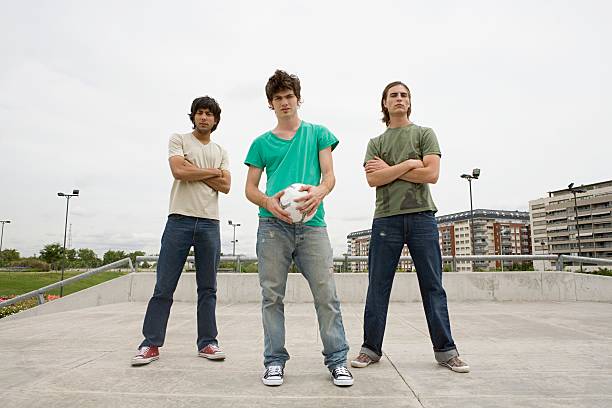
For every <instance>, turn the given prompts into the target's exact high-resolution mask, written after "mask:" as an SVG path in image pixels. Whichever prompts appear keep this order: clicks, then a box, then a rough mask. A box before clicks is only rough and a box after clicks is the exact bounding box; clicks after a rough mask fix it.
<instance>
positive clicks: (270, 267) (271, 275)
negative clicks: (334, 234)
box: [257, 217, 349, 370]
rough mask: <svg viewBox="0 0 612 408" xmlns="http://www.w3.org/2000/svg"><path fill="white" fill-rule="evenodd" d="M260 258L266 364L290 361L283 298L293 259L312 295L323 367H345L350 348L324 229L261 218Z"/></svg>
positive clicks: (258, 245)
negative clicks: (321, 349)
mask: <svg viewBox="0 0 612 408" xmlns="http://www.w3.org/2000/svg"><path fill="white" fill-rule="evenodd" d="M257 259H258V261H259V264H258V269H259V283H260V285H261V294H262V302H261V313H262V321H263V329H264V365H265V366H266V367H268V366H270V365H280V366H283V367H284V366H285V362H286V361H287V360H289V353H288V352H287V349H286V348H285V313H284V304H283V299H284V297H285V289H286V285H287V274H288V273H289V267H290V266H291V261H294V262H295V265H296V266H297V268H298V270H299V271H300V272H301V273H302V275H304V277H305V278H306V280H307V281H308V284H309V286H310V290H311V292H312V296H313V298H314V306H315V310H316V313H317V318H318V321H319V332H320V335H321V341H322V342H323V356H324V357H325V358H324V363H325V365H326V366H327V367H328V368H329V369H330V370H332V369H334V368H336V367H338V366H344V365H346V355H347V353H348V349H349V347H348V344H347V341H346V336H345V334H344V325H343V323H342V314H341V311H340V302H339V300H338V296H337V295H336V285H335V283H334V275H333V259H332V249H331V245H330V243H329V237H328V236H327V230H326V228H325V227H310V226H306V225H304V224H301V223H298V224H287V223H285V222H283V221H281V220H279V219H277V218H264V217H261V218H260V219H259V229H258V231H257Z"/></svg>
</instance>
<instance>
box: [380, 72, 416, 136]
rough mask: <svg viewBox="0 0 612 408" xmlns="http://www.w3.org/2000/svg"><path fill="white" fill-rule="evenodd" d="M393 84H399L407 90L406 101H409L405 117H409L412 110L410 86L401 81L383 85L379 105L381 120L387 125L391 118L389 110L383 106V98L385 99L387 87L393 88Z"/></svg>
mask: <svg viewBox="0 0 612 408" xmlns="http://www.w3.org/2000/svg"><path fill="white" fill-rule="evenodd" d="M395 85H401V86H403V87H404V88H406V90H407V91H408V101H410V106H408V112H407V117H408V119H410V112H411V111H412V96H411V95H410V88H408V85H406V84H405V83H403V82H402V81H393V82H391V83H390V84H389V85H387V86H385V90H384V91H383V93H382V99H381V100H380V107H381V108H382V114H383V117H382V121H383V122H385V125H387V126H389V122H391V118H390V117H389V110H388V109H387V108H385V99H387V93H388V92H389V89H391V88H393V87H394V86H395Z"/></svg>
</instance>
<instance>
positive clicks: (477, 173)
mask: <svg viewBox="0 0 612 408" xmlns="http://www.w3.org/2000/svg"><path fill="white" fill-rule="evenodd" d="M479 177H480V169H474V170H472V174H462V175H461V178H463V179H466V180H467V181H468V183H469V184H470V238H471V244H472V245H471V246H472V255H475V253H474V207H473V205H472V180H478V178H479ZM502 262H503V261H502ZM473 270H474V261H472V271H473Z"/></svg>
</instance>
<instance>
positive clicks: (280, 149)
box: [244, 121, 338, 227]
mask: <svg viewBox="0 0 612 408" xmlns="http://www.w3.org/2000/svg"><path fill="white" fill-rule="evenodd" d="M337 145H338V139H336V136H334V135H333V133H331V132H330V131H329V130H328V129H327V128H325V127H324V126H321V125H314V124H312V123H307V122H304V121H302V123H301V124H300V127H299V128H298V130H297V132H295V135H294V136H293V138H292V139H291V140H284V139H281V138H280V137H278V136H276V135H275V134H273V133H272V132H270V131H268V132H266V133H264V134H263V135H261V136H259V137H258V138H257V139H255V140H254V141H253V143H252V144H251V147H250V149H249V152H248V153H247V157H246V159H245V160H244V164H246V165H248V166H255V167H258V168H260V169H264V168H265V170H266V177H267V178H266V195H268V196H273V195H274V194H276V193H278V192H279V191H281V190H284V189H285V188H286V187H288V186H290V185H291V184H293V183H303V184H310V185H313V186H318V185H319V184H320V183H321V166H320V164H319V151H320V150H323V149H325V148H327V147H330V146H331V148H332V150H333V149H335V148H336V146H337ZM259 216H260V217H268V218H270V217H274V215H272V213H271V212H269V211H268V210H266V209H265V208H262V207H260V208H259ZM324 217H325V210H324V209H323V202H321V204H320V205H319V208H318V209H317V212H316V214H315V216H314V218H313V219H312V220H310V221H308V222H307V223H306V224H305V225H308V226H311V227H325V226H326V225H325V219H324Z"/></svg>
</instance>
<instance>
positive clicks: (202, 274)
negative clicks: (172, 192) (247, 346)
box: [140, 214, 221, 350]
mask: <svg viewBox="0 0 612 408" xmlns="http://www.w3.org/2000/svg"><path fill="white" fill-rule="evenodd" d="M192 246H193V248H194V252H195V267H196V283H197V286H198V340H197V346H198V350H200V349H202V348H203V347H205V346H206V345H208V344H211V343H212V344H217V321H216V318H215V306H216V304H217V267H218V266H219V255H220V251H221V239H220V237H219V220H211V219H207V218H196V217H188V216H185V215H179V214H171V215H170V216H168V221H167V222H166V229H165V230H164V235H163V236H162V240H161V250H160V252H159V260H158V262H157V283H156V284H155V290H154V291H153V297H152V298H151V300H149V306H148V307H147V313H146V315H145V318H144V323H143V326H142V334H143V335H144V340H143V342H142V343H141V345H140V346H141V347H142V346H158V347H159V346H163V344H164V339H165V338H166V327H167V325H168V316H169V315H170V307H171V306H172V301H173V298H172V297H173V295H174V291H175V290H176V285H177V284H178V281H179V278H180V276H181V272H182V271H183V267H184V266H185V261H186V260H187V256H188V255H189V250H190V249H191V247H192Z"/></svg>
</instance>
